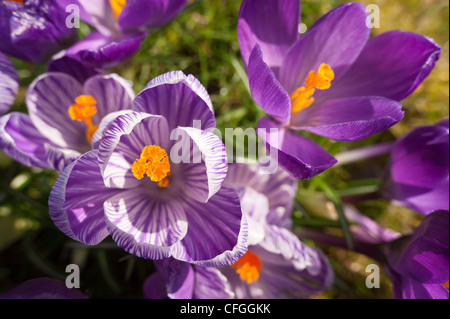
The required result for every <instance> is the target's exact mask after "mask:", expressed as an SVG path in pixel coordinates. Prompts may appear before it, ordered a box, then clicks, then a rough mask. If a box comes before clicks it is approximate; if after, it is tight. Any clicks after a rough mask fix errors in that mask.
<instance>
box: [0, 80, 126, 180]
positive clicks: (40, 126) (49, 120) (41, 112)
mask: <svg viewBox="0 0 450 319" xmlns="http://www.w3.org/2000/svg"><path fill="white" fill-rule="evenodd" d="M133 98H134V92H133V89H132V87H131V85H130V83H129V82H128V81H127V80H125V79H123V78H121V77H120V76H118V75H116V74H108V75H106V74H100V75H96V76H93V77H91V78H89V79H88V80H87V81H85V82H84V83H80V82H79V81H77V80H76V79H75V78H73V77H72V76H70V75H68V74H64V73H59V72H49V73H44V74H42V75H41V76H39V77H38V78H36V79H35V80H34V81H33V82H32V83H31V84H30V86H29V87H28V90H27V94H26V104H27V108H28V114H25V113H21V112H12V113H8V114H6V115H4V116H3V117H1V118H0V132H1V134H0V149H1V150H2V151H3V152H4V153H5V154H7V155H8V156H10V157H12V158H13V159H15V160H16V161H18V162H20V163H22V164H24V165H27V166H31V167H38V168H44V169H52V170H56V171H62V170H63V168H64V167H65V166H67V165H68V164H70V163H71V162H72V161H73V160H74V159H75V158H76V157H78V156H80V155H81V154H83V153H85V152H87V151H89V150H90V149H92V137H93V135H94V133H95V131H96V130H97V127H98V125H99V123H100V121H101V120H102V118H103V117H104V116H106V115H108V114H110V113H112V112H116V111H120V110H124V109H129V108H130V107H131V101H132V100H133Z"/></svg>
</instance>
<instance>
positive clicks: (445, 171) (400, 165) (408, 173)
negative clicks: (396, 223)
mask: <svg viewBox="0 0 450 319" xmlns="http://www.w3.org/2000/svg"><path fill="white" fill-rule="evenodd" d="M448 132H449V124H448V119H447V120H445V121H442V122H440V123H438V124H436V125H431V126H421V127H418V128H415V129H413V130H412V131H411V132H409V133H407V134H406V135H405V136H403V137H402V138H400V139H399V140H398V141H397V142H396V143H395V144H394V146H393V148H392V150H391V152H390V163H389V165H388V167H387V169H386V173H387V174H386V175H387V177H386V182H385V185H384V187H383V189H382V193H383V195H384V196H385V197H386V198H389V199H391V200H392V201H393V202H394V203H395V204H398V205H400V206H405V207H408V208H410V209H412V210H415V211H417V212H419V213H421V214H424V215H426V214H428V213H429V212H431V211H434V210H438V209H444V210H448V209H449V186H448V185H449V135H448Z"/></svg>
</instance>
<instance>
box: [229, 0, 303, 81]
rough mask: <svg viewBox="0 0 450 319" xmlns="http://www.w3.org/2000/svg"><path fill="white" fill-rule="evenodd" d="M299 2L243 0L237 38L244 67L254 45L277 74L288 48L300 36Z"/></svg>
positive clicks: (291, 0)
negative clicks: (259, 49)
mask: <svg viewBox="0 0 450 319" xmlns="http://www.w3.org/2000/svg"><path fill="white" fill-rule="evenodd" d="M299 24H300V2H299V1H296V0H265V1H260V0H244V1H243V2H242V4H241V8H240V11H239V17H238V26H237V32H238V40H239V47H240V49H241V55H242V59H243V61H244V64H245V66H247V65H248V63H249V58H250V55H251V53H252V51H253V48H254V47H255V45H258V46H259V47H260V48H261V51H262V53H263V55H264V61H265V62H266V63H267V65H268V66H269V67H270V68H271V69H272V71H274V73H275V74H278V69H279V68H280V66H281V64H282V62H283V59H284V56H285V55H286V52H287V51H288V49H289V47H290V46H291V45H292V44H293V43H294V42H295V41H296V40H297V38H298V25H299Z"/></svg>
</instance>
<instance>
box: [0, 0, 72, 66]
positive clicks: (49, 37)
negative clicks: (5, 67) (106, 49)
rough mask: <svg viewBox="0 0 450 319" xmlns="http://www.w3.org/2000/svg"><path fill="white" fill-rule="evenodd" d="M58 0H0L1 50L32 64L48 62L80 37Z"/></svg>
mask: <svg viewBox="0 0 450 319" xmlns="http://www.w3.org/2000/svg"><path fill="white" fill-rule="evenodd" d="M66 16H67V14H66V13H65V12H64V10H61V9H60V8H59V7H58V5H57V4H56V0H14V1H9V0H3V1H0V52H3V53H4V54H7V55H11V56H13V57H15V58H18V59H22V60H24V61H30V62H33V63H43V62H46V61H47V60H48V59H49V58H50V57H51V56H52V55H53V54H55V53H56V52H58V51H60V50H61V49H64V48H66V47H68V46H69V45H71V44H72V43H74V42H75V41H76V40H77V32H76V29H73V28H68V27H67V26H66Z"/></svg>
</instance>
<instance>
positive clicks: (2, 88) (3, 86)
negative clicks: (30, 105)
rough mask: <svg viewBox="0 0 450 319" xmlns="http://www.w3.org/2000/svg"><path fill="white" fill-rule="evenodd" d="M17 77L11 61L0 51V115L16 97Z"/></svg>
mask: <svg viewBox="0 0 450 319" xmlns="http://www.w3.org/2000/svg"><path fill="white" fill-rule="evenodd" d="M18 90H19V77H18V75H17V72H16V68H15V67H14V65H13V64H12V63H11V61H10V60H9V59H8V58H7V57H6V56H5V55H4V54H3V53H1V52H0V115H3V114H4V113H6V112H7V111H8V110H9V108H10V106H11V105H12V104H13V103H14V100H15V99H16V95H17V91H18Z"/></svg>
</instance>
